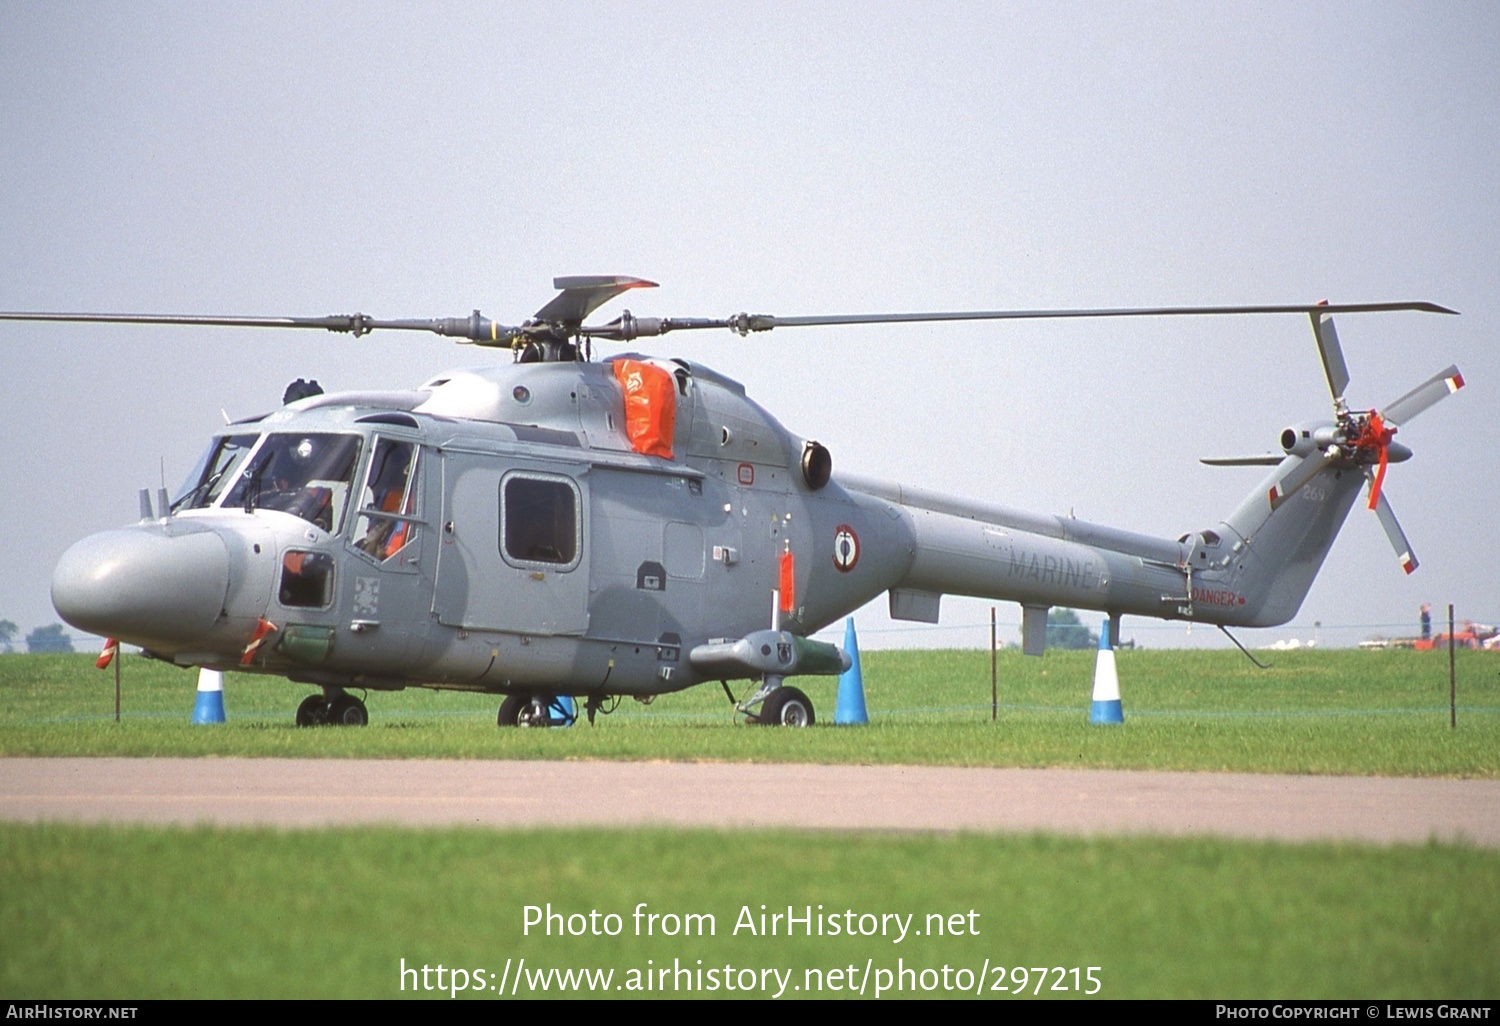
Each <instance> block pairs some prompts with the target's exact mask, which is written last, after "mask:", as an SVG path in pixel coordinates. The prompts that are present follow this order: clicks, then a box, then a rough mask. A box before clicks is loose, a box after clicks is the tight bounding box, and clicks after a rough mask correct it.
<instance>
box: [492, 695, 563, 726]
mask: <svg viewBox="0 0 1500 1026" xmlns="http://www.w3.org/2000/svg"><path fill="white" fill-rule="evenodd" d="M495 723H496V725H497V726H501V727H550V726H551V725H552V717H551V716H550V715H548V712H547V700H546V699H545V698H541V697H539V696H537V695H506V696H505V701H503V702H501V703H500V715H499V716H497V717H495Z"/></svg>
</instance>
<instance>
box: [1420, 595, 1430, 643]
mask: <svg viewBox="0 0 1500 1026" xmlns="http://www.w3.org/2000/svg"><path fill="white" fill-rule="evenodd" d="M1421 624H1422V640H1423V641H1431V640H1432V607H1431V606H1430V605H1428V604H1427V603H1426V602H1423V603H1422V616H1421Z"/></svg>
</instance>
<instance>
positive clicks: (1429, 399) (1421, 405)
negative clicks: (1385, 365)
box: [1380, 367, 1464, 424]
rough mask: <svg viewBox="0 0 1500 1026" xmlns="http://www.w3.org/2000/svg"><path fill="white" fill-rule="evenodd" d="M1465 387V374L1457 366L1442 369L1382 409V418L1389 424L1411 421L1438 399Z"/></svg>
mask: <svg viewBox="0 0 1500 1026" xmlns="http://www.w3.org/2000/svg"><path fill="white" fill-rule="evenodd" d="M1463 387H1464V376H1463V375H1462V374H1460V373H1459V372H1458V368H1457V367H1449V368H1448V369H1447V370H1440V371H1438V372H1437V373H1436V374H1434V375H1433V376H1432V377H1430V378H1428V379H1427V380H1426V381H1424V382H1422V383H1421V384H1420V385H1418V386H1417V387H1416V388H1414V389H1412V390H1411V391H1410V392H1408V393H1406V394H1405V395H1403V396H1402V397H1401V398H1400V399H1397V400H1396V401H1395V402H1393V403H1391V404H1390V405H1389V406H1387V407H1386V408H1385V409H1384V410H1381V411H1380V416H1381V419H1382V420H1384V421H1385V422H1386V423H1387V424H1406V423H1409V422H1410V421H1411V419H1412V418H1413V417H1415V416H1416V415H1417V414H1419V413H1421V412H1422V411H1423V410H1425V409H1427V408H1428V407H1429V406H1431V405H1433V404H1434V403H1436V402H1437V401H1438V400H1440V399H1446V398H1448V396H1450V395H1452V394H1453V393H1454V392H1457V391H1458V390H1459V389H1460V388H1463Z"/></svg>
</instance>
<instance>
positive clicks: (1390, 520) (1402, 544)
mask: <svg viewBox="0 0 1500 1026" xmlns="http://www.w3.org/2000/svg"><path fill="white" fill-rule="evenodd" d="M1370 476H1371V475H1370V468H1369V467H1366V468H1365V477H1370ZM1372 484H1373V482H1372ZM1375 515H1376V516H1377V517H1379V518H1380V526H1381V527H1383V528H1385V536H1386V537H1387V538H1389V539H1390V540H1391V548H1393V549H1395V550H1396V560H1397V562H1399V563H1400V564H1401V569H1402V570H1405V571H1406V572H1407V573H1411V572H1412V571H1413V570H1415V569H1416V568H1417V566H1418V565H1419V564H1418V563H1417V557H1416V555H1415V554H1413V552H1412V551H1411V543H1410V542H1408V541H1407V540H1406V533H1405V532H1404V531H1402V530H1401V525H1400V524H1399V523H1397V522H1396V514H1395V512H1394V511H1393V510H1392V509H1391V504H1390V503H1389V502H1387V501H1386V498H1385V492H1381V493H1380V498H1379V499H1378V501H1377V502H1376V503H1375Z"/></svg>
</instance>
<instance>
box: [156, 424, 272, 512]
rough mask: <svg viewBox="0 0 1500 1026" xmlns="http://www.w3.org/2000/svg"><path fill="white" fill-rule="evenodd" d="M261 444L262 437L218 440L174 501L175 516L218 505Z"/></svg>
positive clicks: (211, 446)
mask: <svg viewBox="0 0 1500 1026" xmlns="http://www.w3.org/2000/svg"><path fill="white" fill-rule="evenodd" d="M259 440H260V436H259V435H225V436H224V437H223V438H216V439H214V440H213V442H211V443H210V444H209V447H208V449H207V450H206V451H205V452H204V453H203V456H202V457H201V458H200V459H199V460H198V465H197V466H196V467H194V468H193V472H192V473H191V474H189V475H188V478H187V480H186V481H184V482H183V483H182V487H181V488H180V489H178V493H177V497H176V498H174V499H173V500H172V512H174V513H176V512H177V511H179V510H184V509H205V508H207V507H209V506H212V505H213V504H214V503H215V502H217V501H218V499H219V496H220V495H221V494H222V493H223V491H224V489H225V488H226V487H228V485H229V484H230V483H231V482H232V481H234V480H235V477H236V475H237V473H238V472H239V466H240V463H241V462H242V461H243V460H244V459H245V456H246V454H247V453H249V452H250V450H251V449H252V448H253V447H254V446H255V443H256V442H257V441H259Z"/></svg>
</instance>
